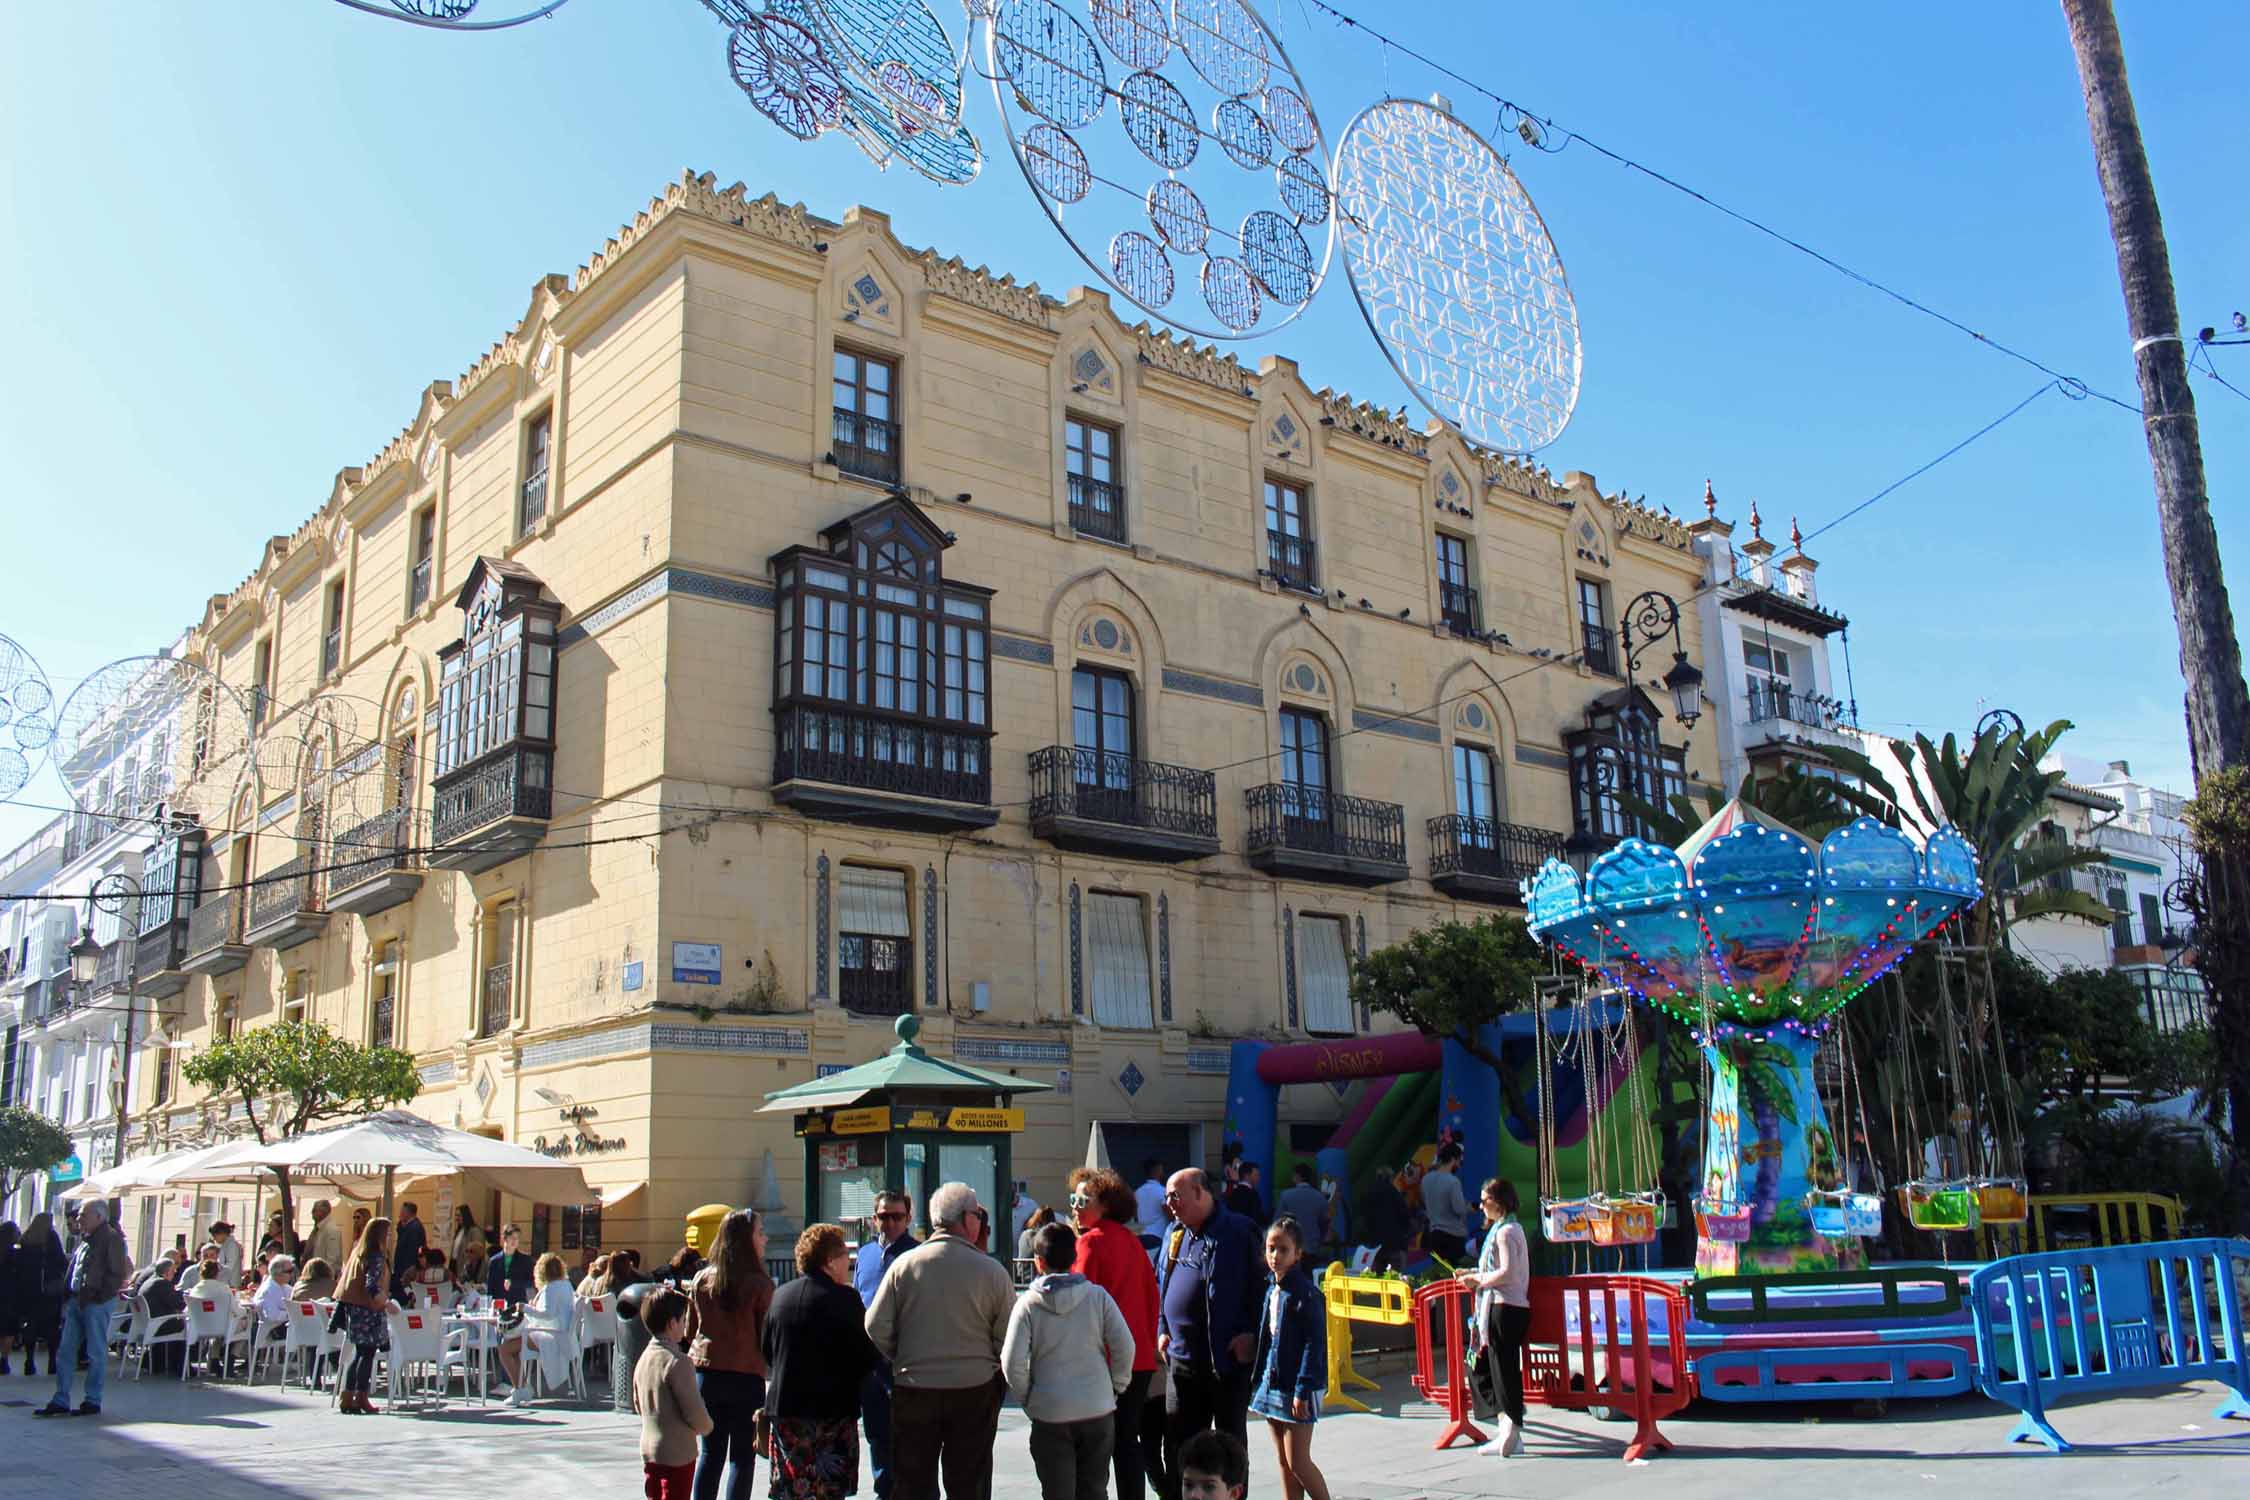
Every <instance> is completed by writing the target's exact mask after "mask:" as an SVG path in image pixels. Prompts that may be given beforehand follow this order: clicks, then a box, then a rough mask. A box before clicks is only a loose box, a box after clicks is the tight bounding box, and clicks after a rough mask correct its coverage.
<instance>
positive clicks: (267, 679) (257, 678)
mask: <svg viewBox="0 0 2250 1500" xmlns="http://www.w3.org/2000/svg"><path fill="white" fill-rule="evenodd" d="M250 661H251V665H250V727H251V728H252V729H256V728H258V727H259V726H260V725H262V724H263V723H265V721H266V707H267V705H268V704H269V703H270V702H271V701H272V699H273V637H272V636H267V637H266V638H265V639H264V640H262V641H260V642H258V645H257V648H256V649H255V650H254V651H253V652H252V653H251V658H250Z"/></svg>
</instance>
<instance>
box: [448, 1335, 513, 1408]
mask: <svg viewBox="0 0 2250 1500" xmlns="http://www.w3.org/2000/svg"><path fill="white" fill-rule="evenodd" d="M499 1351H500V1325H499V1324H497V1323H490V1322H485V1321H482V1320H479V1321H477V1322H474V1323H464V1324H462V1325H460V1326H459V1327H457V1328H453V1329H450V1330H448V1331H447V1333H446V1335H445V1354H444V1357H443V1358H442V1359H441V1360H440V1361H439V1363H438V1373H439V1375H441V1376H442V1377H443V1378H444V1380H445V1383H446V1387H447V1389H449V1390H450V1389H451V1388H452V1382H453V1377H454V1375H456V1374H458V1375H459V1376H460V1377H461V1394H462V1396H464V1397H466V1396H467V1395H468V1394H469V1389H470V1382H471V1381H472V1380H474V1381H475V1383H476V1395H477V1399H478V1400H479V1401H490V1400H491V1399H492V1362H493V1360H494V1359H496V1358H497V1357H498V1356H499Z"/></svg>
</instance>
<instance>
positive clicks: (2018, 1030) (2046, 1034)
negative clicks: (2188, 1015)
mask: <svg viewBox="0 0 2250 1500" xmlns="http://www.w3.org/2000/svg"><path fill="white" fill-rule="evenodd" d="M1992 968H1993V986H1994V989H1995V991H1996V992H1997V994H1996V998H1997V1000H1998V1002H1999V1009H2000V1026H2001V1034H2002V1035H2003V1036H2005V1037H2006V1038H2007V1056H2008V1073H2009V1075H2010V1077H2011V1078H2012V1079H2013V1080H2014V1082H2015V1084H2016V1086H2017V1089H2018V1092H2019V1096H2020V1097H2022V1098H2024V1099H2025V1100H2027V1101H2028V1102H2029V1103H2030V1104H2031V1105H2032V1106H2033V1107H2034V1108H2040V1109H2046V1110H2049V1111H2068V1112H2076V1113H2079V1114H2098V1113H2100V1112H2101V1111H2103V1110H2105V1109H2107V1108H2109V1107H2110V1106H2111V1105H2112V1104H2114V1103H2116V1102H2117V1101H2118V1100H2120V1099H2123V1098H2149V1097H2162V1096H2165V1095H2171V1094H2178V1093H2181V1092H2184V1091H2185V1090H2187V1089H2189V1088H2192V1087H2194V1085H2195V1083H2196V1081H2197V1080H2196V1076H2195V1073H2194V1071H2193V1070H2194V1069H2195V1068H2196V1066H2197V1065H2198V1062H2199V1047H2198V1037H2197V1036H2196V1035H2195V1034H2190V1033H2165V1032H2162V1031H2159V1030H2157V1029H2156V1027H2154V1026H2152V1025H2151V1024H2149V1020H2148V1016H2147V1013H2146V1012H2145V1011H2144V1010H2143V1009H2142V1006H2141V994H2140V990H2139V988H2138V987H2137V986H2135V985H2134V983H2133V981H2132V979H2131V977H2130V976H2128V975H2126V974H2125V973H2123V972H2122V971H2120V970H2117V969H2077V968H2072V969H2064V970H2063V971H2062V972H2061V973H2059V974H2055V975H2052V976H2049V975H2047V974H2044V973H2042V972H2041V971H2040V970H2039V969H2038V968H2037V967H2036V966H2034V965H2032V964H2029V963H2026V962H2025V961H2024V960H2022V959H2020V958H2017V957H2016V956H2015V955H2014V954H2009V953H2002V954H1996V955H1994V957H1993V963H1992Z"/></svg>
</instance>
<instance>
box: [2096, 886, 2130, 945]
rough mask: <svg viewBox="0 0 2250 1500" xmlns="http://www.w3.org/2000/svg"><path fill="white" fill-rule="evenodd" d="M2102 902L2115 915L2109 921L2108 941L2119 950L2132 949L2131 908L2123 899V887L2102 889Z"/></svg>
mask: <svg viewBox="0 0 2250 1500" xmlns="http://www.w3.org/2000/svg"><path fill="white" fill-rule="evenodd" d="M2102 900H2103V901H2105V902H2107V903H2108V905H2109V909H2110V910H2111V911H2113V912H2115V913H2116V914H2117V915H2115V916H2113V917H2111V918H2110V919H2109V937H2110V941H2111V942H2113V943H2115V944H2116V945H2117V946H2118V947H2120V948H2130V947H2132V946H2133V907H2132V904H2131V903H2130V902H2129V901H2127V900H2126V899H2125V887H2123V886H2121V885H2112V886H2105V887H2103V889H2102Z"/></svg>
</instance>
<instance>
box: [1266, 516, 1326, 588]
mask: <svg viewBox="0 0 2250 1500" xmlns="http://www.w3.org/2000/svg"><path fill="white" fill-rule="evenodd" d="M1319 561H1320V554H1319V552H1318V550H1317V549H1316V548H1315V547H1314V546H1313V542H1312V538H1310V537H1303V536H1291V535H1289V534H1288V533H1287V532H1283V531H1268V532H1267V533H1266V572H1267V574H1268V575H1270V576H1271V577H1272V579H1273V581H1274V582H1276V583H1278V584H1280V585H1281V586H1282V587H1283V588H1285V589H1304V590H1307V591H1308V592H1311V591H1317V590H1318V589H1319V588H1320V569H1319V566H1318V564H1319Z"/></svg>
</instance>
